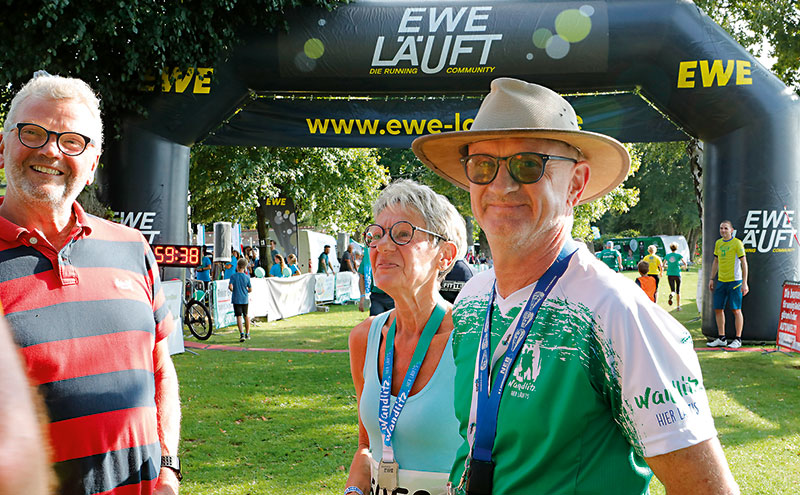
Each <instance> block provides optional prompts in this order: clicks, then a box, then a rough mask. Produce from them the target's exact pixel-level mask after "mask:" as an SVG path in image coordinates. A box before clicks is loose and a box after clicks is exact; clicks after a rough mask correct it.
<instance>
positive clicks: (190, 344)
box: [183, 340, 772, 354]
mask: <svg viewBox="0 0 800 495" xmlns="http://www.w3.org/2000/svg"><path fill="white" fill-rule="evenodd" d="M183 345H184V347H186V348H188V349H205V350H212V351H259V352H303V353H306V354H340V353H343V352H344V353H346V352H347V349H332V350H330V349H329V350H322V349H277V348H276V349H272V348H267V347H242V346H237V345H221V344H206V343H205V342H195V341H190V340H184V341H183ZM694 350H695V351H697V352H701V351H709V352H714V351H716V352H722V351H728V352H764V351H768V350H772V349H767V348H764V347H742V348H740V349H724V348H720V347H695V348H694Z"/></svg>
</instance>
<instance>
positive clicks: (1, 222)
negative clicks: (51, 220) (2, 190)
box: [0, 196, 92, 241]
mask: <svg viewBox="0 0 800 495" xmlns="http://www.w3.org/2000/svg"><path fill="white" fill-rule="evenodd" d="M4 200H5V197H4V196H2V197H0V204H3V201H4ZM72 213H74V214H75V225H74V227H73V228H72V232H70V238H72V239H77V238H80V237H85V236H88V235H90V234H91V233H92V227H91V225H90V223H89V222H90V220H89V215H87V214H86V212H85V211H84V210H83V208H82V207H81V205H80V204H79V203H78V202H77V201H74V202H73V203H72ZM29 234H31V232H30V231H29V230H28V229H26V228H24V227H20V226H19V225H17V224H15V223H14V222H12V221H10V220H7V219H6V218H4V217H2V216H0V239H3V240H4V241H18V240H19V239H20V238H21V237H23V236H26V235H29Z"/></svg>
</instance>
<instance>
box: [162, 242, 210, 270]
mask: <svg viewBox="0 0 800 495" xmlns="http://www.w3.org/2000/svg"><path fill="white" fill-rule="evenodd" d="M150 248H151V249H152V250H153V255H154V256H155V258H156V263H158V266H173V267H183V268H192V267H195V266H199V265H200V261H202V259H203V252H202V249H203V246H184V245H179V244H151V245H150Z"/></svg>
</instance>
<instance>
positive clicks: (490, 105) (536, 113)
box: [411, 77, 631, 204]
mask: <svg viewBox="0 0 800 495" xmlns="http://www.w3.org/2000/svg"><path fill="white" fill-rule="evenodd" d="M511 138H538V139H553V140H556V141H563V142H565V143H567V144H570V145H572V146H574V147H576V148H578V149H579V150H580V151H581V152H582V153H583V156H584V157H585V160H586V161H587V162H588V163H589V169H590V170H591V173H590V174H589V183H588V184H587V185H586V189H585V190H584V192H583V196H582V197H581V200H580V203H579V204H583V203H588V202H589V201H592V200H594V199H597V198H599V197H601V196H603V195H604V194H606V193H607V192H609V191H611V190H612V189H614V188H615V187H617V185H619V184H620V183H621V182H622V181H623V180H625V177H626V176H627V175H628V170H629V169H630V162H631V161H630V157H629V156H628V152H627V151H626V150H625V148H623V147H622V145H621V144H620V143H619V141H617V140H616V139H614V138H611V137H609V136H605V135H603V134H598V133H596V132H588V131H581V130H579V129H578V119H577V118H576V116H575V110H574V109H573V108H572V106H571V105H570V104H569V103H568V102H567V100H565V99H564V98H562V97H561V96H559V95H558V94H557V93H555V92H554V91H552V90H550V89H548V88H545V87H544V86H539V85H538V84H531V83H527V82H525V81H520V80H518V79H511V78H507V77H504V78H500V79H495V80H494V81H492V86H491V91H490V93H489V94H488V95H487V96H486V98H485V99H484V100H483V103H482V104H481V107H480V109H479V110H478V114H477V115H476V116H475V121H474V122H473V123H472V127H471V128H470V130H468V131H457V132H442V133H438V134H428V135H426V136H421V137H418V138H417V139H415V140H414V143H413V144H412V145H411V146H412V148H413V149H414V153H415V154H416V155H417V157H418V158H419V159H420V160H422V163H424V164H425V165H427V166H428V167H430V168H431V170H433V171H434V172H436V173H437V174H439V175H441V176H442V177H444V178H445V179H447V180H448V181H450V182H452V183H453V184H455V185H456V186H458V187H460V188H462V189H467V190H469V181H468V180H467V176H466V174H465V173H464V167H463V166H462V165H461V162H460V161H459V159H460V158H461V157H462V156H465V155H466V153H467V145H468V144H470V143H476V142H478V141H488V140H492V139H511Z"/></svg>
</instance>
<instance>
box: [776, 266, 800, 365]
mask: <svg viewBox="0 0 800 495" xmlns="http://www.w3.org/2000/svg"><path fill="white" fill-rule="evenodd" d="M798 315H800V282H790V281H788V280H787V281H786V282H784V283H783V293H782V294H781V314H780V317H779V318H778V337H777V344H778V347H782V348H784V349H788V350H790V351H795V352H800V326H798V325H799V324H800V321H798V319H797V316H798Z"/></svg>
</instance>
